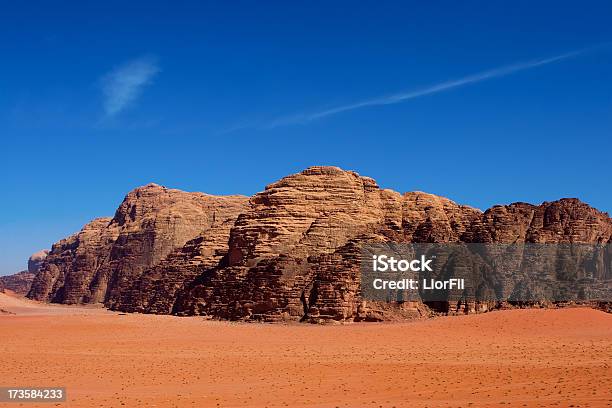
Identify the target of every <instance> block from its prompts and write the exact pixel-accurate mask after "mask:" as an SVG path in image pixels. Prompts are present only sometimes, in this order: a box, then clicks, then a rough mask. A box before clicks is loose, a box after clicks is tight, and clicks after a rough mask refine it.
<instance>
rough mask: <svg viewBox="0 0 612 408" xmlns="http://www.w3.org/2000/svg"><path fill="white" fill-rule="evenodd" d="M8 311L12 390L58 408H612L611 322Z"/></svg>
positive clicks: (561, 317) (4, 300)
mask: <svg viewBox="0 0 612 408" xmlns="http://www.w3.org/2000/svg"><path fill="white" fill-rule="evenodd" d="M0 309H3V310H4V312H1V313H0V386H39V387H42V386H65V387H67V394H68V402H66V403H63V404H60V405H59V406H67V407H122V406H124V407H571V406H574V407H606V406H612V315H610V314H606V313H603V312H600V311H596V310H591V309H586V308H575V309H561V310H511V311H503V312H493V313H487V314H482V315H473V316H461V317H442V318H436V319H430V320H421V321H414V322H408V323H402V324H349V325H327V326H315V325H307V324H291V325H269V324H234V323H227V322H210V321H204V320H203V319H201V318H197V317H194V318H177V317H171V316H151V315H137V314H135V315H119V314H117V313H112V312H109V311H106V310H103V309H100V308H85V307H67V306H53V305H41V304H38V303H34V302H30V301H27V300H23V299H18V298H16V297H14V296H7V295H5V294H0ZM7 312H8V313H7ZM0 405H1V404H0ZM5 405H6V406H9V407H10V406H19V404H5ZM39 405H40V406H43V407H49V406H54V404H39ZM22 406H24V407H34V406H36V404H23V405H22Z"/></svg>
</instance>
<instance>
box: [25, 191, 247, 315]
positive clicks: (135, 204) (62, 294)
mask: <svg viewBox="0 0 612 408" xmlns="http://www.w3.org/2000/svg"><path fill="white" fill-rule="evenodd" d="M246 200H247V199H246V198H244V197H239V196H236V197H216V196H211V195H206V194H201V193H187V192H183V191H179V190H172V189H167V188H165V187H162V186H158V185H156V184H149V185H147V186H144V187H140V188H137V189H135V190H133V191H132V192H130V193H129V194H128V195H127V196H126V197H125V199H124V200H123V202H122V203H121V205H120V206H119V208H118V209H117V211H116V213H115V216H114V217H113V218H99V219H96V220H94V221H92V222H91V223H89V224H87V225H86V226H85V227H84V228H83V229H82V230H81V231H80V232H79V233H77V234H75V235H73V236H72V237H69V238H67V239H65V240H62V241H60V242H58V243H57V244H55V245H54V246H53V248H52V250H51V252H50V254H49V255H48V256H47V258H46V259H45V261H44V262H43V263H42V265H41V267H40V271H39V273H38V274H37V276H36V278H35V280H34V282H33V285H32V289H31V290H30V293H29V295H28V296H29V297H30V298H33V299H37V300H48V301H52V302H59V303H68V304H70V303H98V302H104V303H106V304H107V305H109V306H111V307H112V306H114V305H115V304H116V303H117V302H118V301H119V299H121V297H122V296H123V294H124V293H126V292H128V291H129V290H130V288H131V286H132V285H133V284H134V282H135V281H136V280H137V279H138V278H139V277H140V276H141V275H142V273H143V272H145V271H146V270H147V269H149V268H152V267H154V266H155V265H157V264H159V263H160V262H161V261H162V260H163V259H165V258H166V257H167V256H168V255H169V254H171V253H172V252H173V251H174V250H176V249H178V248H181V247H183V246H184V245H185V244H186V242H187V241H189V240H191V239H193V238H194V237H195V236H198V235H200V234H204V235H205V234H206V233H207V231H210V230H213V231H214V230H215V228H217V225H218V224H223V223H227V222H231V220H233V219H235V217H237V216H238V214H239V213H240V212H241V211H242V208H243V205H244V203H245V202H246Z"/></svg>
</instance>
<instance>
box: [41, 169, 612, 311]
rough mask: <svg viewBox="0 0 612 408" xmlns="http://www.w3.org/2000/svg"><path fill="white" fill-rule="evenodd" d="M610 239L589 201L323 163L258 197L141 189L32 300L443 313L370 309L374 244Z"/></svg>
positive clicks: (79, 242)
mask: <svg viewBox="0 0 612 408" xmlns="http://www.w3.org/2000/svg"><path fill="white" fill-rule="evenodd" d="M611 240H612V220H611V219H610V217H609V216H608V215H607V214H605V213H602V212H599V211H597V210H596V209H594V208H591V207H589V206H588V205H586V204H584V203H582V202H580V201H579V200H577V199H562V200H559V201H555V202H550V203H543V204H541V205H531V204H525V203H514V204H510V205H506V206H495V207H493V208H491V209H489V210H487V211H485V212H484V213H483V212H482V211H480V210H478V209H475V208H471V207H468V206H464V205H459V204H456V203H454V202H453V201H451V200H448V199H446V198H442V197H438V196H435V195H432V194H427V193H422V192H410V193H405V194H403V195H402V194H399V193H397V192H394V191H391V190H385V189H381V188H379V187H378V185H377V184H376V182H375V181H374V180H372V179H371V178H368V177H362V176H360V175H358V174H357V173H355V172H351V171H343V170H341V169H339V168H336V167H311V168H309V169H306V170H304V171H303V172H301V173H299V174H294V175H291V176H288V177H285V178H283V179H281V180H279V181H277V182H275V183H273V184H271V185H269V186H267V187H266V188H265V190H264V191H262V192H261V193H258V194H256V195H255V196H253V197H251V198H250V199H247V198H245V197H214V196H208V195H204V194H199V193H185V192H181V191H178V190H169V189H165V188H163V187H160V186H157V185H149V186H145V187H141V188H139V189H136V190H134V191H133V192H131V193H129V194H128V196H127V197H126V198H125V200H124V202H123V203H122V204H121V206H120V207H119V209H118V210H117V212H116V214H115V216H114V217H113V218H112V219H98V220H95V221H93V222H92V223H91V224H88V225H87V226H86V227H85V228H84V229H83V230H82V231H81V232H79V233H78V234H76V235H75V236H73V237H70V238H68V239H66V240H63V241H60V242H59V243H57V244H55V245H54V246H53V249H52V251H51V253H50V254H49V256H48V257H47V259H46V260H45V261H44V262H43V265H42V267H41V269H40V272H39V274H38V275H37V277H36V279H35V281H34V284H33V286H32V290H31V291H30V294H29V296H30V297H32V298H34V299H39V300H50V301H54V302H62V303H79V302H85V303H87V302H104V303H105V304H106V305H107V306H109V307H111V308H113V309H117V310H124V311H137V312H145V313H164V314H167V313H174V314H179V315H194V314H195V315H205V316H208V317H210V318H221V319H234V320H236V319H240V320H262V321H279V320H303V321H310V322H319V321H362V320H363V321H378V320H392V319H398V318H408V317H414V316H420V315H427V314H428V313H430V312H431V310H432V309H431V308H433V309H434V310H435V309H439V308H437V306H436V305H429V306H430V307H427V306H425V305H423V304H422V303H420V302H403V303H398V304H390V303H380V302H371V301H365V300H364V299H362V297H361V294H360V273H359V248H360V244H361V243H363V242H384V241H394V242H405V243H410V242H468V243H469V242H484V243H489V242H500V243H516V242H542V243H548V242H555V243H564V242H567V243H576V242H584V243H610V242H612V241H611ZM445 307H446V309H444V307H442V309H440V310H443V311H444V310H446V311H447V312H450V311H451V310H450V309H451V308H450V307H449V305H446V306H445ZM461 307H462V308H464V310H465V311H478V310H486V308H487V307H489V306H488V305H475V304H470V305H461Z"/></svg>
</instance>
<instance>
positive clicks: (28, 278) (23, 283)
mask: <svg viewBox="0 0 612 408" xmlns="http://www.w3.org/2000/svg"><path fill="white" fill-rule="evenodd" d="M33 280H34V274H33V273H30V272H28V271H21V272H19V273H16V274H14V275H8V276H0V292H3V291H4V290H5V289H8V290H10V291H13V292H15V293H17V294H19V295H25V294H26V293H28V291H29V290H30V286H31V285H32V281H33Z"/></svg>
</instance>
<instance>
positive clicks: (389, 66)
mask: <svg viewBox="0 0 612 408" xmlns="http://www.w3.org/2000/svg"><path fill="white" fill-rule="evenodd" d="M17 3H18V2H14V4H13V5H9V4H8V3H7V4H4V5H3V6H2V9H1V11H0V55H1V56H2V59H1V61H2V62H1V64H0V135H1V140H2V148H1V149H0V155H1V156H0V166H1V167H0V170H1V176H0V189H1V191H2V199H1V200H0V250H1V251H2V252H1V256H0V274H6V273H12V272H16V271H17V270H20V269H23V268H24V267H25V261H26V259H27V257H28V255H29V254H31V253H32V252H34V251H37V250H39V249H41V248H48V247H50V246H51V244H52V243H53V242H55V241H57V240H58V239H60V238H62V237H64V236H66V235H69V234H71V233H73V232H75V231H77V230H78V229H79V228H80V227H81V226H82V225H83V224H84V223H86V222H87V221H89V220H90V219H92V218H94V217H97V216H103V215H112V214H113V213H114V210H115V208H116V207H117V205H118V204H119V203H120V202H121V200H122V198H123V196H124V195H125V193H126V192H128V191H129V190H131V189H132V188H134V187H136V186H139V185H142V184H146V183H148V182H152V181H153V182H156V183H160V184H163V185H166V186H169V187H175V188H180V189H184V190H191V191H203V192H208V193H213V194H232V193H241V194H248V195H250V194H253V193H255V192H257V191H260V190H262V189H263V187H264V186H265V185H266V184H267V183H270V182H272V181H275V180H277V179H279V178H280V177H282V176H284V175H287V174H290V173H294V172H297V171H300V170H302V169H303V168H305V167H308V166H311V165H319V164H324V165H337V166H340V167H343V168H345V169H353V170H356V171H358V172H359V173H361V174H363V175H368V176H371V177H373V178H375V179H376V180H377V181H378V183H379V184H380V185H381V186H383V187H387V188H392V189H394V190H397V191H401V192H404V191H410V190H422V191H427V192H432V193H435V194H440V195H443V196H447V197H449V198H451V199H453V200H455V201H457V202H459V203H465V204H470V205H473V206H476V207H479V208H482V209H484V208H487V207H489V206H491V205H493V204H498V203H510V202H514V201H528V202H533V203H540V202H542V201H545V200H555V199H558V198H561V197H579V198H580V199H582V200H584V201H586V202H588V203H590V204H592V205H593V206H595V207H598V208H600V209H602V210H604V211H612V188H611V186H612V183H611V181H612V180H611V179H612V174H611V171H610V163H611V160H610V152H611V148H612V47H610V45H609V44H610V42H612V24H610V21H611V20H612V4H611V3H610V2H609V1H601V2H588V1H586V2H584V1H583V2H559V1H550V2H533V1H506V2H503V1H495V2H490V1H481V2H470V1H463V2H457V1H448V2H413V3H411V2H397V3H395V2H357V1H350V2H348V1H347V2H343V1H335V2H328V1H308V2H302V3H300V4H298V3H297V2H286V1H285V2H255V1H251V2H246V1H245V2H242V1H241V2H235V3H231V2H225V1H219V2H217V3H205V4H199V3H201V2H164V3H162V2H154V1H146V2H141V3H139V4H138V3H137V2H129V3H130V5H126V2H113V1H104V2H102V1H99V2H96V3H93V2H91V3H89V4H88V5H85V3H86V2H72V4H68V2H63V3H51V2H27V4H29V7H26V6H25V4H26V3H25V2H22V4H20V5H17ZM173 3H174V4H173ZM202 3H203V2H202ZM606 44H607V45H606ZM573 52H577V53H575V54H571V55H567V53H573ZM551 58H552V59H551ZM516 64H518V65H516ZM508 66H511V67H510V68H508ZM491 70H492V71H491ZM483 72H484V74H483ZM449 81H451V82H449ZM452 81H458V82H452ZM459 85H461V86H459Z"/></svg>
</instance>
